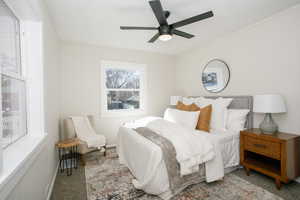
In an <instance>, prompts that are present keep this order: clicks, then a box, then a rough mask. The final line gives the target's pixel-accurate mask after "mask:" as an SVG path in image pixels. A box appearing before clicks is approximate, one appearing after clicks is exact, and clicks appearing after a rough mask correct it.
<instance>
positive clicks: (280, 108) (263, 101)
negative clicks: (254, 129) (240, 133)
mask: <svg viewBox="0 0 300 200" xmlns="http://www.w3.org/2000/svg"><path fill="white" fill-rule="evenodd" d="M253 112H256V113H265V118H264V120H263V121H262V122H261V123H260V125H259V128H260V130H261V131H262V133H266V134H273V133H276V132H277V131H278V125H277V124H276V123H275V121H274V120H273V118H272V113H284V112H286V106H285V103H284V100H283V98H282V96H280V95H277V94H264V95H255V96H254V105H253Z"/></svg>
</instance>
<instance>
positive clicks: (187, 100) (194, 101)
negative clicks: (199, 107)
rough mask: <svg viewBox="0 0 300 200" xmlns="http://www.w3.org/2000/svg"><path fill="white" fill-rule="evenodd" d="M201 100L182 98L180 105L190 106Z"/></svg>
mask: <svg viewBox="0 0 300 200" xmlns="http://www.w3.org/2000/svg"><path fill="white" fill-rule="evenodd" d="M200 99H201V97H196V98H193V97H183V98H182V103H184V104H185V105H191V104H193V103H196V102H199V101H200Z"/></svg>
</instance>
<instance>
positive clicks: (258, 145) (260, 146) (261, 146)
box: [253, 144, 267, 149]
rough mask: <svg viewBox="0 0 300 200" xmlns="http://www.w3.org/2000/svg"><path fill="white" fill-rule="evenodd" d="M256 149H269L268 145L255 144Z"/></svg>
mask: <svg viewBox="0 0 300 200" xmlns="http://www.w3.org/2000/svg"><path fill="white" fill-rule="evenodd" d="M253 145H254V146H255V147H258V148H264V149H265V148H267V146H266V145H264V144H253Z"/></svg>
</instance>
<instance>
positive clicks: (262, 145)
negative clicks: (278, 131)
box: [244, 136, 280, 160]
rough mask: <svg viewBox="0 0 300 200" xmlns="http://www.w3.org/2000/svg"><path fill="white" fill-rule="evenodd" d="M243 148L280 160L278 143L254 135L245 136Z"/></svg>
mask: <svg viewBox="0 0 300 200" xmlns="http://www.w3.org/2000/svg"><path fill="white" fill-rule="evenodd" d="M244 143H245V149H246V150H249V151H252V152H255V153H258V154H261V155H265V156H268V157H271V158H274V159H277V160H280V143H276V142H271V141H266V140H261V139H256V138H255V137H251V136H246V137H245V140H244Z"/></svg>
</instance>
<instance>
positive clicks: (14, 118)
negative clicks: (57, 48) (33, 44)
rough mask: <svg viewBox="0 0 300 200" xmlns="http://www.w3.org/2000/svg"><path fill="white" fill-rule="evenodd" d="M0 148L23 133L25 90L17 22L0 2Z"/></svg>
mask: <svg viewBox="0 0 300 200" xmlns="http://www.w3.org/2000/svg"><path fill="white" fill-rule="evenodd" d="M0 27H1V28H0V44H1V45H0V67H1V73H0V75H1V87H0V90H1V100H2V103H1V110H2V116H1V117H2V141H3V142H2V147H4V148H5V147H7V146H8V145H10V144H12V143H14V142H15V141H17V140H18V139H19V138H21V137H22V136H24V135H26V133H27V124H26V89H25V79H24V76H23V75H24V74H23V70H22V68H21V44H20V43H21V42H20V41H21V37H20V22H19V20H18V19H17V17H16V16H15V15H14V14H13V12H12V11H11V10H10V9H9V8H8V7H7V6H6V5H5V3H4V2H3V1H2V0H0Z"/></svg>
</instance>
